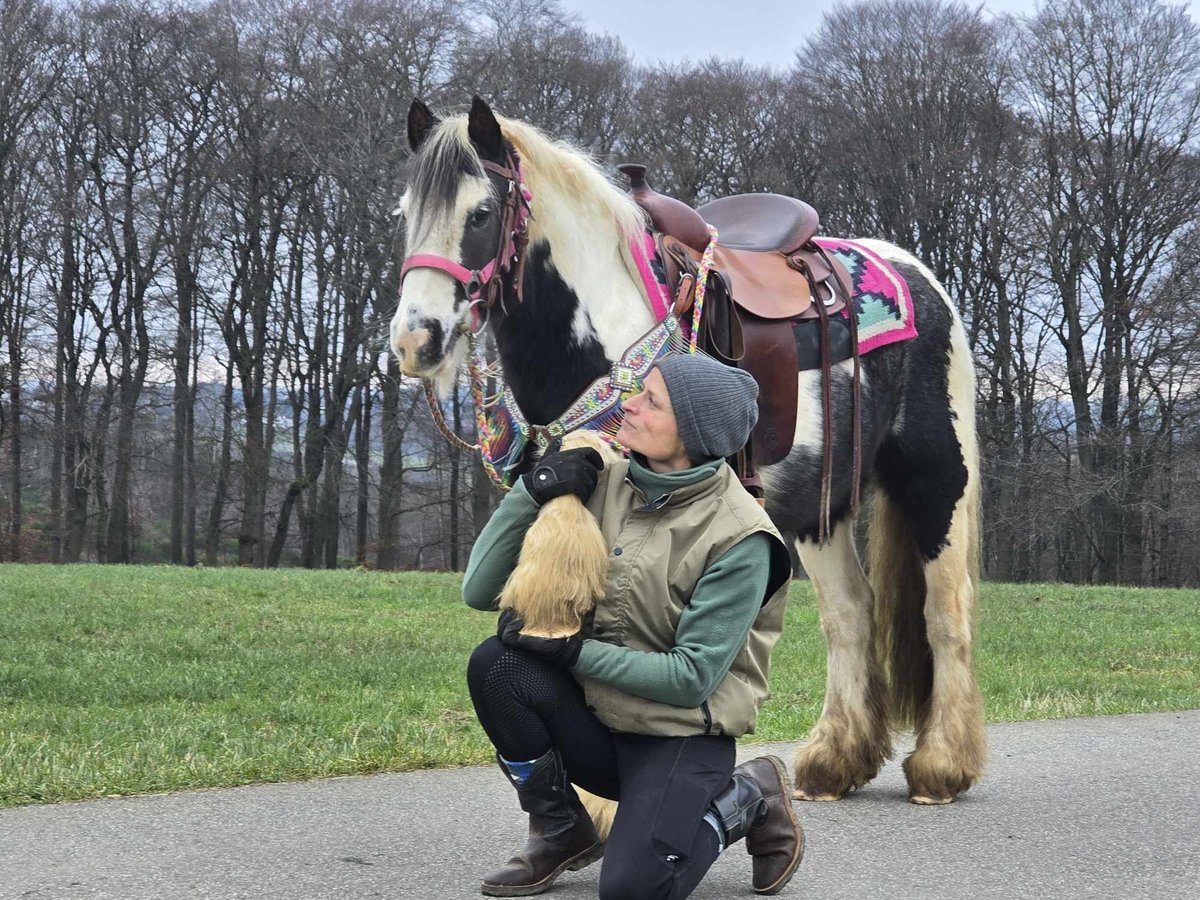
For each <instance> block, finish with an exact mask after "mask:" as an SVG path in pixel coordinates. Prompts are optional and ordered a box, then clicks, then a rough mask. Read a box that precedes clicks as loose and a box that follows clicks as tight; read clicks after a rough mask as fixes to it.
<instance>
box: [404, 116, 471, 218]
mask: <svg viewBox="0 0 1200 900" xmlns="http://www.w3.org/2000/svg"><path fill="white" fill-rule="evenodd" d="M467 176H475V177H478V178H483V177H484V171H483V165H482V164H481V163H480V161H479V155H478V154H477V153H476V152H475V149H474V148H473V147H472V146H471V142H470V140H469V139H468V138H467V131H466V121H465V119H464V120H462V121H460V120H458V119H448V120H446V121H444V122H442V123H441V124H439V125H438V126H437V128H436V129H434V131H433V133H432V134H430V135H429V138H428V139H427V140H426V142H425V145H424V146H423V147H422V148H421V150H420V152H419V153H417V155H416V156H414V157H413V159H412V163H411V168H410V171H409V178H408V203H407V207H408V209H407V213H408V217H409V223H410V227H414V226H415V228H414V230H413V231H411V232H410V233H409V239H410V241H419V240H420V239H421V238H422V237H423V236H424V234H425V233H426V232H427V231H428V230H429V229H430V228H432V227H434V224H435V223H436V222H437V220H438V218H439V217H441V216H443V215H445V214H446V212H447V211H449V210H451V209H453V208H454V201H455V199H456V198H457V197H458V192H459V189H460V186H461V184H462V179H463V178H464V177H467ZM417 229H419V231H418V230H417Z"/></svg>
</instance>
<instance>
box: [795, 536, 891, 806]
mask: <svg viewBox="0 0 1200 900" xmlns="http://www.w3.org/2000/svg"><path fill="white" fill-rule="evenodd" d="M799 548H800V559H801V561H802V562H803V563H804V570H805V572H807V573H808V576H809V578H810V579H811V580H812V583H813V587H814V589H815V590H816V594H817V603H818V606H819V608H820V611H821V629H822V631H824V633H825V641H826V645H827V647H828V662H827V664H826V667H825V705H824V707H823V708H822V710H821V717H820V719H819V720H818V721H817V724H816V725H815V726H814V728H813V730H812V733H811V734H810V735H809V739H808V742H807V743H805V744H804V745H803V746H802V747H800V749H799V750H797V751H796V779H795V784H796V792H795V796H796V797H797V798H798V799H800V800H837V799H838V798H840V797H842V796H844V795H845V794H846V793H848V792H849V791H852V790H854V789H855V788H858V787H861V786H862V785H864V784H866V783H867V782H868V781H870V780H871V779H872V778H874V777H875V774H876V773H877V772H878V771H879V767H880V766H881V765H882V764H883V762H884V760H886V759H887V758H888V757H889V756H890V755H891V752H892V749H891V740H890V733H889V731H888V724H887V710H886V702H885V696H886V692H885V688H884V680H883V672H882V669H881V667H880V664H879V660H878V656H877V654H876V651H875V624H874V620H873V617H872V612H871V609H872V595H871V585H870V584H869V583H868V582H867V578H866V576H865V575H864V574H863V570H862V565H861V564H860V563H859V560H858V554H857V553H856V552H855V549H854V540H853V523H852V522H851V520H849V519H844V520H843V521H842V522H840V523H839V524H838V525H837V527H836V528H835V529H834V531H833V534H832V536H831V537H830V540H829V542H828V543H826V544H824V545H818V544H816V543H815V542H813V541H803V542H801V543H800V545H799Z"/></svg>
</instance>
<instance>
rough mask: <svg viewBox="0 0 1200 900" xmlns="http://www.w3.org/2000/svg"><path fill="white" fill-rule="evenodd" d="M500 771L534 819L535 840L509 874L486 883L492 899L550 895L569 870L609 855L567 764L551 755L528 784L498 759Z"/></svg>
mask: <svg viewBox="0 0 1200 900" xmlns="http://www.w3.org/2000/svg"><path fill="white" fill-rule="evenodd" d="M496 760H497V761H498V762H499V763H500V768H501V769H503V770H504V774H505V775H507V776H508V780H509V781H510V782H511V783H512V785H513V786H514V787H515V788H516V789H517V797H518V798H519V800H520V802H521V809H523V810H525V811H526V812H527V813H529V840H528V841H527V842H526V844H525V847H524V849H523V850H521V851H520V852H519V853H517V854H516V856H514V857H513V858H512V859H510V860H509V861H508V864H507V865H506V866H504V868H502V869H500V870H499V871H497V872H493V873H492V874H491V875H488V876H487V877H486V878H484V879H483V884H482V886H481V887H480V891H481V892H482V893H483V894H485V895H486V896H488V897H528V896H531V895H533V894H540V893H542V892H543V891H546V890H549V888H550V886H551V885H552V884H554V879H556V878H557V877H558V876H559V875H560V874H562V872H563V871H564V870H566V869H571V870H573V871H574V870H578V869H582V868H584V867H585V866H588V865H591V864H592V863H594V862H595V861H596V860H598V859H599V858H600V857H601V856H603V855H604V845H603V844H602V843H601V842H600V838H599V836H598V835H597V834H596V826H595V825H594V824H592V818H591V816H589V815H588V812H587V810H586V809H585V808H584V806H583V803H582V801H580V799H579V795H578V794H576V793H575V789H574V788H572V787H571V785H570V782H568V781H567V776H566V773H565V772H564V771H563V765H562V758H561V757H560V756H559V755H558V751H557V750H555V749H553V748H552V749H551V750H550V751H549V752H548V753H546V754H545V755H544V756H541V757H539V758H538V759H536V760H534V762H533V767H532V769H531V770H530V772H529V775H528V777H527V778H526V779H525V781H524V782H522V783H518V781H517V778H516V776H515V775H514V774H513V772H512V770H511V769H510V768H509V767H508V766H507V765H506V764H505V762H504V760H503V759H501V758H500V756H499V755H497V757H496Z"/></svg>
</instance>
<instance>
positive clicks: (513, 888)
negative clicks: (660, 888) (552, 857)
mask: <svg viewBox="0 0 1200 900" xmlns="http://www.w3.org/2000/svg"><path fill="white" fill-rule="evenodd" d="M603 855H604V844H603V843H601V842H600V841H597V842H596V843H595V844H593V845H592V846H591V847H588V849H586V850H583V851H581V852H580V853H576V854H575V855H574V856H572V857H571V858H570V859H567V860H564V861H563V862H562V863H561V864H559V866H558V867H557V868H556V869H555V870H554V871H553V872H551V873H550V874H549V875H547V876H546V877H545V878H543V879H542V880H541V881H538V882H536V883H534V884H488V883H487V882H484V883H483V885H482V886H481V887H480V888H479V893H481V894H483V895H484V896H485V897H532V896H534V895H535V894H543V893H545V892H546V891H548V890H550V888H551V887H552V886H553V884H554V879H556V878H558V876H559V875H561V874H562V873H563V872H565V871H568V870H569V871H572V872H578V871H579V870H580V869H584V868H587V867H588V866H590V865H591V864H592V863H594V862H595V861H596V860H598V859H599V858H600V857H602V856H603Z"/></svg>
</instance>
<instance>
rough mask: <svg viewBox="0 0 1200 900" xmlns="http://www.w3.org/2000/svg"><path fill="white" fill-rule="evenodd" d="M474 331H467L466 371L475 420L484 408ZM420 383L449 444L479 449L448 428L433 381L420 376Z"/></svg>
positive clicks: (435, 421)
mask: <svg viewBox="0 0 1200 900" xmlns="http://www.w3.org/2000/svg"><path fill="white" fill-rule="evenodd" d="M475 334H476V332H474V331H471V330H468V331H467V347H468V350H467V372H468V373H469V376H470V379H471V400H472V402H473V403H474V405H475V415H476V421H478V417H479V416H480V415H481V413H482V410H483V408H484V403H483V375H482V374H481V371H480V366H479V361H478V358H477V353H476V346H477V345H476V340H475ZM421 383H422V384H423V385H424V387H425V400H426V402H427V403H428V404H429V413H430V415H431V416H433V422H434V424H435V425H437V427H438V431H440V432H441V433H442V437H444V438H445V439H446V440H447V441H448V442H449V443H450V445H451V446H453V447H457V448H459V449H460V450H467V451H470V452H477V451H481V448H480V446H479V444H472V443H469V442H467V441H466V440H464V439H463V438H461V437H459V436H458V435H457V434H455V433H454V432H453V431H451V430H450V426H449V425H447V424H446V416H445V414H444V413H443V412H442V404H441V401H440V400H438V398H437V394H436V393H434V390H433V382H432V381H430V380H429V379H428V378H422V379H421Z"/></svg>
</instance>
